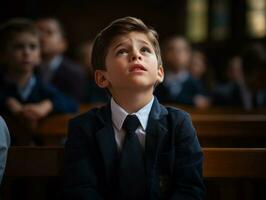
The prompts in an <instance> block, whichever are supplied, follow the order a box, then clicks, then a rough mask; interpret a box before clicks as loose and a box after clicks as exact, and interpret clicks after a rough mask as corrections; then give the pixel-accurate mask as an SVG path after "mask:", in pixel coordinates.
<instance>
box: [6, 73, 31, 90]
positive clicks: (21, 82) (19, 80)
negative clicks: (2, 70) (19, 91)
mask: <svg viewBox="0 0 266 200" xmlns="http://www.w3.org/2000/svg"><path fill="white" fill-rule="evenodd" d="M31 77H32V72H27V73H23V74H22V73H17V72H13V71H8V73H7V78H8V79H9V80H11V81H12V82H14V83H16V85H17V86H19V87H23V86H25V85H26V84H27V82H28V81H29V80H30V78H31Z"/></svg>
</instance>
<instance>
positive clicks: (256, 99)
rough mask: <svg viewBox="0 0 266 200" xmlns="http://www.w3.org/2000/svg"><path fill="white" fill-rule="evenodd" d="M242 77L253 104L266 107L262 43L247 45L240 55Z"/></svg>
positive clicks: (265, 57)
mask: <svg viewBox="0 0 266 200" xmlns="http://www.w3.org/2000/svg"><path fill="white" fill-rule="evenodd" d="M242 63H243V71H244V76H245V78H246V81H247V84H248V86H249V88H250V90H251V93H252V97H253V104H254V106H256V107H265V106H266V81H265V78H266V47H265V46H263V45H262V43H251V44H249V45H247V46H246V47H245V48H244V50H243V53H242Z"/></svg>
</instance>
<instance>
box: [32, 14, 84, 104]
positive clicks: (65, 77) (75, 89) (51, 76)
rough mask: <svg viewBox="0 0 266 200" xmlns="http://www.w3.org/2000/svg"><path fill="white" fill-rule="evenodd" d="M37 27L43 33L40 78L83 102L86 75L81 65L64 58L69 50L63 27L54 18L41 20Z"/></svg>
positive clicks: (39, 68)
mask: <svg viewBox="0 0 266 200" xmlns="http://www.w3.org/2000/svg"><path fill="white" fill-rule="evenodd" d="M36 25H37V27H38V29H39V30H40V32H41V53H42V63H41V65H40V66H39V67H38V71H39V74H40V76H41V77H42V79H43V80H44V81H46V82H48V83H51V84H52V85H53V86H55V87H56V88H57V89H59V90H60V91H62V92H63V93H64V94H66V95H68V96H71V97H73V98H75V99H76V100H78V101H81V99H82V97H83V94H84V87H85V73H84V72H83V70H82V67H81V66H80V65H78V64H76V63H75V62H73V61H72V60H70V59H68V58H67V57H66V56H63V53H64V52H65V51H66V50H67V40H66V37H65V33H64V30H63V26H62V25H61V23H60V22H59V21H58V20H56V19H54V18H41V19H39V20H37V22H36Z"/></svg>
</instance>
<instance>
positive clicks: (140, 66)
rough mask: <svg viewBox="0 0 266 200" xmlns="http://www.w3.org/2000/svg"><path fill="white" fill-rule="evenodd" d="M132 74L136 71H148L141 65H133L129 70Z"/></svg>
mask: <svg viewBox="0 0 266 200" xmlns="http://www.w3.org/2000/svg"><path fill="white" fill-rule="evenodd" d="M129 71H130V72H134V71H147V69H146V68H145V67H144V66H143V65H141V64H133V65H132V66H131V67H130V68H129Z"/></svg>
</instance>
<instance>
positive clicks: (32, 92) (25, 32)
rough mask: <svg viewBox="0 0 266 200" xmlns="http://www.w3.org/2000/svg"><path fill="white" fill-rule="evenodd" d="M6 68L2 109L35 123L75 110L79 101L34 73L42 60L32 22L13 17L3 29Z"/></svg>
mask: <svg viewBox="0 0 266 200" xmlns="http://www.w3.org/2000/svg"><path fill="white" fill-rule="evenodd" d="M0 46H1V51H2V55H3V58H4V60H3V61H4V71H3V72H2V77H1V78H0V111H1V112H2V113H5V114H9V115H10V114H11V115H12V117H13V118H14V117H17V118H18V119H20V120H22V121H23V122H25V121H26V123H23V124H24V125H25V126H30V127H31V126H34V125H36V123H37V122H38V120H40V119H42V118H44V117H46V116H47V115H48V114H50V113H51V112H63V113H67V112H76V111H77V104H76V102H75V101H73V100H72V99H71V98H69V97H66V96H64V95H63V94H61V93H60V92H59V91H57V90H56V89H55V88H53V87H51V86H49V85H45V84H44V83H42V82H41V81H40V79H39V78H38V77H37V76H35V75H34V73H33V70H34V67H35V66H36V65H37V64H38V63H39V61H40V45H39V32H38V30H37V29H36V27H35V26H34V24H32V23H31V22H30V21H28V20H25V19H13V20H10V21H8V22H7V23H5V24H4V25H2V26H1V28H0Z"/></svg>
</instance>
